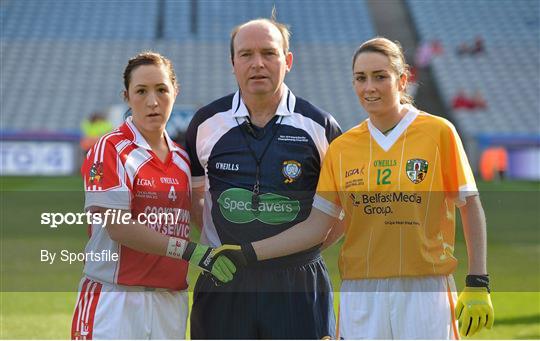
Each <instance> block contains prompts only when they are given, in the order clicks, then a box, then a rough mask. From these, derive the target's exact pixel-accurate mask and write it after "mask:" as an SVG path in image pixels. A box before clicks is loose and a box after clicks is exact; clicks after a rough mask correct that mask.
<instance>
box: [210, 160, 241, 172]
mask: <svg viewBox="0 0 540 341" xmlns="http://www.w3.org/2000/svg"><path fill="white" fill-rule="evenodd" d="M216 169H219V170H227V171H233V172H236V171H238V170H239V169H240V165H239V164H238V163H227V162H216Z"/></svg>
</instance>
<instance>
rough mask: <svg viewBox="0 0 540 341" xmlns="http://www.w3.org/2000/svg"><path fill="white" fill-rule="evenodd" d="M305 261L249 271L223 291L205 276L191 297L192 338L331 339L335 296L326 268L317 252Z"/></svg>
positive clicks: (227, 285)
mask: <svg viewBox="0 0 540 341" xmlns="http://www.w3.org/2000/svg"><path fill="white" fill-rule="evenodd" d="M303 256H306V255H303ZM305 258H306V257H303V259H302V258H301V259H297V260H296V262H292V263H291V262H289V263H287V264H281V265H279V266H278V265H276V264H274V265H273V266H256V267H250V268H245V269H242V270H241V271H239V272H238V273H237V274H236V276H235V278H234V280H233V281H231V282H229V283H227V284H222V285H220V286H216V284H215V283H214V280H213V279H212V278H211V276H210V275H208V274H201V275H200V276H199V278H198V280H197V284H196V285H195V291H194V293H193V301H194V302H193V306H192V309H191V338H192V339H322V338H323V337H325V336H331V337H332V338H333V337H334V336H335V316H334V308H333V303H332V302H333V292H332V286H331V284H330V279H329V277H328V272H327V270H326V265H325V264H324V261H323V259H322V257H321V256H320V255H319V254H318V253H317V254H316V255H315V256H313V255H312V256H311V257H310V259H307V260H306V259H305Z"/></svg>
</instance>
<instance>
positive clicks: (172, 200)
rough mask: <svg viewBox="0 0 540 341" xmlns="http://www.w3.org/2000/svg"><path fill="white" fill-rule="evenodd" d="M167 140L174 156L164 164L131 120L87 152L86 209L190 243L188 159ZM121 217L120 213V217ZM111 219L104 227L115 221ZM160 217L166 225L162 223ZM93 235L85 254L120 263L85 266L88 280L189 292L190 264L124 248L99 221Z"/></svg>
mask: <svg viewBox="0 0 540 341" xmlns="http://www.w3.org/2000/svg"><path fill="white" fill-rule="evenodd" d="M165 139H166V140H167V144H168V146H169V150H170V152H169V154H168V155H167V159H166V160H165V162H162V161H161V160H160V159H159V158H158V157H157V156H156V154H154V152H153V151H152V150H151V148H150V146H149V144H148V142H146V140H145V139H144V137H143V136H142V135H141V133H140V132H139V131H138V130H137V128H136V127H135V125H134V124H133V122H132V120H131V117H129V118H128V119H127V120H126V122H125V123H124V124H122V125H121V126H120V127H119V128H118V129H116V130H115V131H113V132H111V133H109V134H107V135H104V136H103V137H101V138H100V139H99V141H98V142H97V143H96V144H95V146H94V147H93V148H92V149H91V150H90V151H89V152H88V154H87V156H86V159H85V160H84V162H83V165H82V168H81V172H82V176H83V178H84V186H85V209H86V210H88V211H91V212H95V211H97V208H98V207H102V208H110V209H116V210H127V211H130V212H131V214H132V219H134V220H137V219H138V217H139V218H141V219H144V221H145V222H147V223H146V226H148V228H152V229H154V230H156V231H158V232H160V233H162V234H164V235H167V236H173V237H177V238H182V239H186V240H187V239H188V238H189V221H190V215H189V210H190V207H191V171H190V164H189V158H188V156H187V154H186V152H185V151H184V150H183V149H182V148H180V147H179V146H178V145H176V144H175V143H174V142H173V141H172V140H171V139H170V137H169V136H168V135H167V133H166V132H165ZM111 212H114V211H111ZM118 213H119V212H118V211H116V216H119V214H118ZM106 218H108V220H106V221H105V224H107V223H110V221H111V220H112V219H113V218H115V217H114V216H112V215H111V216H109V217H106ZM158 218H159V219H161V220H160V221H157V220H158ZM115 221H116V220H115ZM142 221H143V220H141V222H142ZM89 235H90V240H89V241H88V244H87V245H86V252H90V251H94V252H102V251H103V250H105V251H111V252H113V253H117V254H118V256H119V257H118V260H117V261H103V260H102V261H88V262H86V264H85V266H84V273H85V274H86V276H88V277H89V278H92V279H94V280H97V281H100V282H107V283H114V284H121V285H137V286H146V287H155V288H168V289H172V290H183V289H185V288H187V282H186V275H187V269H188V264H187V262H185V261H183V260H179V259H173V258H170V257H165V256H157V255H151V254H148V253H143V252H138V251H135V250H133V249H130V248H129V247H126V246H124V245H121V244H119V243H117V242H115V241H113V240H112V239H111V238H110V237H109V234H108V232H107V229H106V228H103V223H99V222H96V221H95V220H94V221H93V224H92V225H91V226H90V227H89ZM109 258H111V257H109Z"/></svg>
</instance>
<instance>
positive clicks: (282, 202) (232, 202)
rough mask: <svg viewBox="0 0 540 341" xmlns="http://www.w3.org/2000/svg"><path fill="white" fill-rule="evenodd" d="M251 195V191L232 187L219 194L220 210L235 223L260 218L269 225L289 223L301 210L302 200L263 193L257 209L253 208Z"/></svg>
mask: <svg viewBox="0 0 540 341" xmlns="http://www.w3.org/2000/svg"><path fill="white" fill-rule="evenodd" d="M251 197H252V192H251V191H248V190H246V189H242V188H230V189H228V190H226V191H224V192H223V193H221V195H220V196H219V198H218V200H217V202H218V204H219V210H220V211H221V214H222V215H223V217H224V218H225V219H227V220H228V221H230V222H232V223H235V224H245V223H249V222H252V221H254V220H259V221H261V222H263V223H265V224H269V225H278V224H283V223H289V222H291V221H293V220H294V219H295V218H296V216H297V215H298V212H300V202H299V201H298V200H291V199H290V198H288V197H285V196H283V195H279V194H274V193H265V194H261V195H260V196H259V202H258V206H257V209H253V206H252V205H253V203H252V200H251Z"/></svg>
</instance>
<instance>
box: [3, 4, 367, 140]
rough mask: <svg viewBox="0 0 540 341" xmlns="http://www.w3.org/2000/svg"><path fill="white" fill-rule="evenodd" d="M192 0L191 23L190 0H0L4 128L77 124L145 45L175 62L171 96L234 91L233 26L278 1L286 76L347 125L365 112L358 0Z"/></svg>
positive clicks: (195, 99) (117, 88) (188, 99)
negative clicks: (287, 33)
mask: <svg viewBox="0 0 540 341" xmlns="http://www.w3.org/2000/svg"><path fill="white" fill-rule="evenodd" d="M197 3H198V8H197V13H198V16H197V18H198V20H197V22H196V23H197V27H196V30H195V32H192V27H191V24H192V22H191V20H190V18H191V13H192V12H191V11H192V10H191V8H190V4H191V2H190V1H178V0H167V1H161V4H163V6H164V8H163V9H162V13H163V14H164V20H159V15H158V14H159V13H160V9H159V4H160V1H103V0H95V1H64V0H40V1H14V0H11V1H2V2H1V7H0V13H1V14H0V15H1V18H2V41H1V57H2V82H1V88H0V90H1V94H2V95H1V101H2V112H3V114H2V116H3V118H2V129H3V130H4V131H12V132H13V131H15V132H17V131H28V130H31V131H56V132H73V131H77V130H78V128H79V124H80V122H81V120H82V119H83V118H84V117H85V116H86V115H88V114H89V113H91V112H92V111H94V110H97V109H102V108H106V107H109V106H112V105H115V104H117V103H121V102H122V97H121V92H122V89H123V85H122V71H123V67H124V66H125V64H126V62H127V60H128V58H129V57H131V56H133V55H135V54H136V53H137V52H139V51H141V50H144V49H153V50H156V51H158V52H161V53H163V54H164V55H166V56H168V57H169V58H170V59H171V60H172V61H173V63H174V64H175V68H176V71H177V74H178V77H179V80H180V84H181V93H180V96H179V97H178V99H177V105H179V106H186V105H187V106H194V107H198V106H201V105H204V104H206V103H208V102H210V101H212V100H213V99H216V98H218V97H221V96H224V95H225V94H228V93H231V92H233V91H235V89H236V83H235V80H234V76H233V75H232V73H231V70H232V69H231V66H230V62H229V34H230V31H231V29H232V27H233V26H235V25H237V24H239V23H241V22H244V21H246V20H249V19H252V18H256V17H269V15H270V14H271V11H272V6H273V5H274V4H275V6H276V9H277V13H278V18H279V20H281V21H283V22H285V23H287V24H289V25H290V27H291V30H292V32H293V35H292V39H291V50H292V51H293V52H294V54H295V59H294V62H295V63H294V66H293V70H292V72H291V73H290V74H289V75H288V78H287V80H286V82H287V84H288V85H289V86H290V87H291V88H292V89H293V90H294V91H295V93H296V94H297V95H299V96H304V97H306V98H308V99H310V100H311V101H312V102H314V103H315V104H316V105H318V106H320V107H321V108H323V109H325V110H327V111H331V112H332V113H334V114H335V116H336V118H337V119H338V120H339V122H340V123H341V125H342V126H343V127H345V128H350V127H351V126H353V125H355V124H357V123H358V122H359V121H360V120H361V119H362V118H363V117H365V115H364V116H361V112H360V108H359V106H358V105H357V103H358V102H357V99H356V98H355V95H354V93H353V91H352V86H351V76H350V64H349V61H350V58H351V55H352V52H353V51H354V49H355V47H356V46H357V45H358V43H359V42H361V41H363V40H365V39H368V38H370V37H372V36H374V34H375V32H374V30H373V27H372V25H371V21H370V17H369V13H368V11H367V9H366V6H365V3H364V2H363V1H337V2H323V1H314V2H306V1H301V0H297V1H268V0H264V1H253V2H248V1H212V0H210V1H198V2H197ZM158 22H159V25H162V26H163V27H162V32H161V33H159V32H158V31H159V28H158V26H159V25H158ZM158 33H159V34H158Z"/></svg>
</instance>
